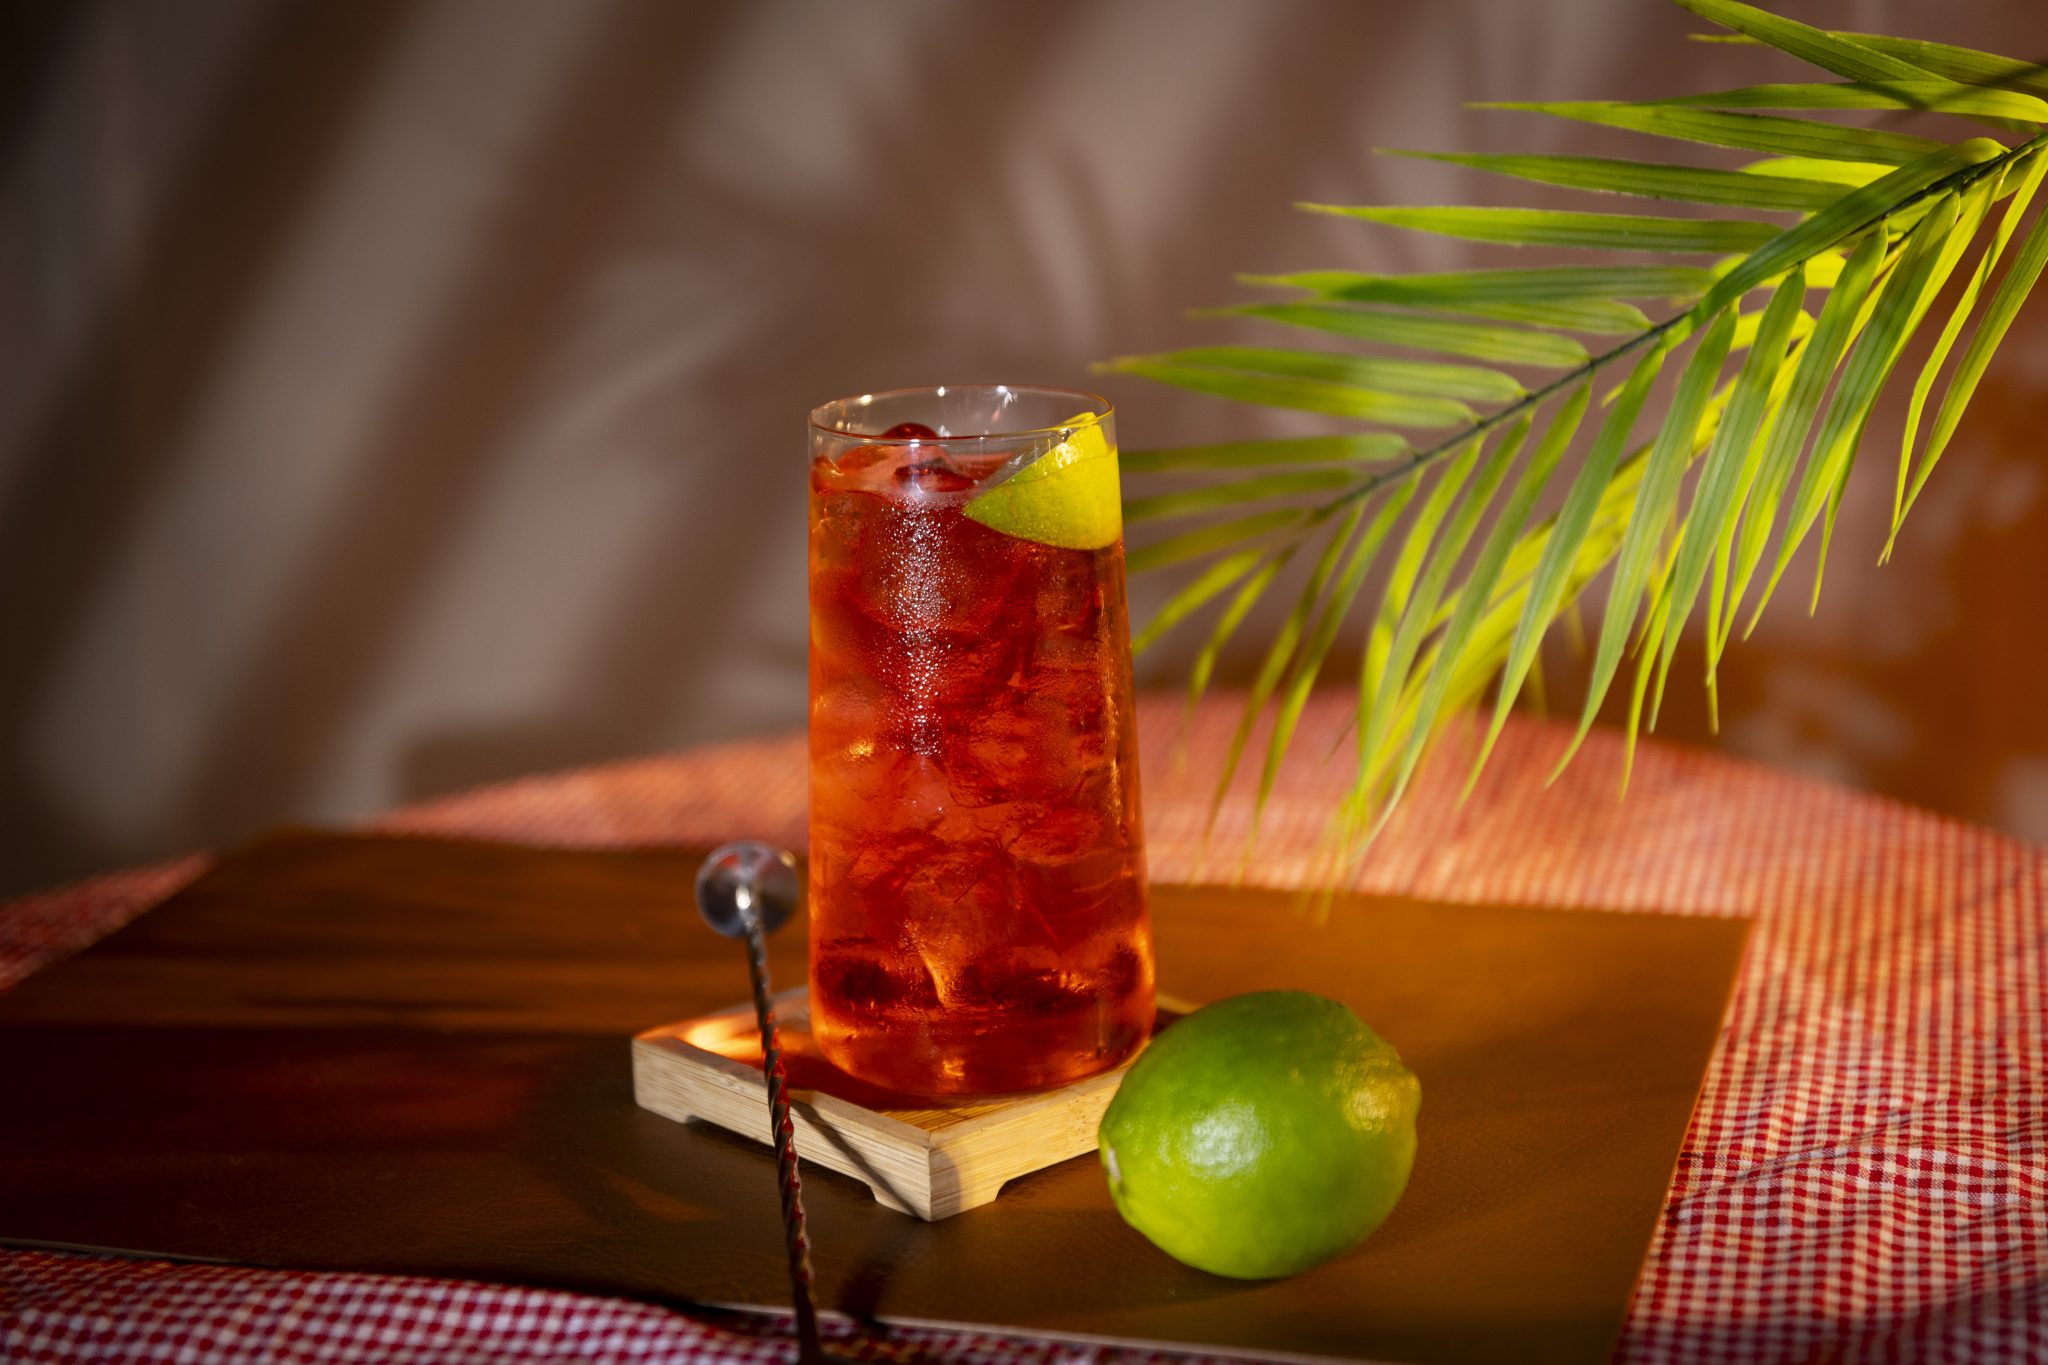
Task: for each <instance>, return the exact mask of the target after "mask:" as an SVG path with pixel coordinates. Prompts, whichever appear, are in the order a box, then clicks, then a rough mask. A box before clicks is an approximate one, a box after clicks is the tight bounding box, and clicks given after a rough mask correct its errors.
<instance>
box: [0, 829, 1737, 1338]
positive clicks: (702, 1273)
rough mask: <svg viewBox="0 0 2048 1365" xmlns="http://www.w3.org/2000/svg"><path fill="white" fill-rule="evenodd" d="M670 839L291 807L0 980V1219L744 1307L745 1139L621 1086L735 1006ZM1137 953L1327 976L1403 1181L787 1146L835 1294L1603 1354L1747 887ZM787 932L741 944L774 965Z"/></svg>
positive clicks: (900, 1317) (1144, 1328) (1677, 1138)
mask: <svg viewBox="0 0 2048 1365" xmlns="http://www.w3.org/2000/svg"><path fill="white" fill-rule="evenodd" d="M696 862H697V857H696V855H694V854H692V853H690V852H687V851H682V850H654V851H646V852H624V853H621V852H602V853H597V852H581V851H567V850H538V849H526V848H516V847H510V846H502V845H491V844H482V843H465V842H454V841H442V840H427V839H404V838H374V837H356V836H341V835H328V834H316V833H309V832H286V833H283V834H279V835H276V836H273V837H271V838H269V839H266V840H263V841H261V842H259V843H257V844H255V845H252V846H251V847H249V848H246V849H244V850H242V851H240V852H238V853H236V854H233V855H231V856H230V857H228V858H226V859H224V860H223V861H222V863H221V864H220V865H219V866H218V867H217V868H216V869H215V870H214V871H212V872H211V873H209V874H208V875H207V876H206V877H204V878H202V879H201V880H200V881H198V882H196V883H194V884H193V885H192V886H191V887H189V888H188V889H187V890H185V891H183V892H181V893H180V894H179V895H178V896H176V897H174V898H173V899H172V900H170V901H168V902H166V903H165V904H164V905H163V906H161V907H159V908H157V909H155V910H153V911H151V912H150V913H149V914H147V915H145V916H143V917H142V918H141V919H140V920H138V921H137V922H136V923H134V924H133V925H131V926H130V927H128V928H127V929H124V930H122V931H121V932H119V933H117V934H115V935H114V936H112V937H111V938H109V939H108V940H106V941H105V942H103V943H102V944H100V945H99V946H97V947H95V948H93V949H92V950H90V951H88V952H86V953H84V954H82V955H80V956H79V957H77V958H75V959H72V960H71V961H69V962H67V963H63V964H60V965H58V966H56V967H53V968H51V969H49V970H47V971H45V972H42V973H39V974H38V975H36V976H35V977H32V978H31V979H30V980H28V981H27V982H26V983H24V984H23V985H21V986H20V987H18V988H16V989H15V990H14V991H12V992H10V993H8V994H6V995H0V1095H4V1096H5V1097H6V1100H5V1102H4V1106H0V1112H4V1114H5V1117H4V1118H0V1239H5V1240H10V1241H16V1242H27V1243H42V1244H55V1245H65V1246H90V1247H98V1248H110V1249H119V1250H129V1251H141V1252H155V1253H163V1254H171V1255H178V1256H188V1257H210V1258H218V1259H224V1260H231V1261H237V1262H244V1263H250V1264H259V1265H279V1266H296V1267H305V1268H333V1269H351V1270H358V1269H359V1270H386V1271H401V1272H406V1271H409V1272H425V1273H434V1274H447V1275H457V1276H468V1277H474V1278H483V1279H491V1280H499V1281H510V1282H521V1283H535V1284H547V1285H557V1286H563V1287H568V1288H578V1289H588V1290H595V1291H600V1292H613V1293H625V1294H630V1295H639V1296H646V1297H650V1298H655V1299H660V1300H664V1301H670V1302H686V1303H697V1304H705V1305H733V1306H749V1305H753V1306H766V1307H774V1306H777V1305H780V1304H782V1303H784V1302H785V1301H786V1292H787V1282H786V1278H785V1271H784V1267H783V1263H782V1250H781V1245H780V1241H779V1231H778V1222H777V1218H776V1216H775V1192H774V1173H773V1170H774V1168H773V1161H772V1158H771V1157H770V1156H769V1154H768V1152H767V1150H766V1149H765V1148H762V1147H760V1146H758V1145H756V1144H753V1143H751V1142H747V1141H745V1140H743V1139H740V1138H737V1137H734V1136H732V1135H729V1134H725V1133H722V1132H719V1131H718V1130H716V1129H711V1128H706V1127H699V1126H697V1125H694V1124H689V1125H686V1124H679V1123H675V1122H671V1121H669V1120H667V1119H664V1118H661V1117H659V1116H657V1115H654V1114H650V1113H647V1112H645V1111H643V1110H640V1109H638V1108H637V1107H636V1106H635V1105H634V1103H633V1097H632V1089H631V1076H630V1064H629V1059H628V1046H627V1040H628V1039H629V1038H630V1037H631V1036H632V1035H633V1034H635V1033H637V1032H640V1031H641V1030H643V1029H645V1028H648V1027H650V1026H653V1025H656V1024H659V1023H662V1022H664V1021H667V1020H673V1019H678V1018H683V1017H687V1016H689V1015H691V1014H695V1013H701V1012H704V1011H707V1010H711V1009H715V1008H719V1007H721V1006H723V1005H726V1004H729V1003H730V1002H731V1001H732V1000H733V999H734V998H735V997H736V995H737V994H738V993H739V992H740V991H742V990H743V989H744V981H745V969H744V966H743V963H742V959H741V957H740V954H739V951H738V949H737V948H736V947H735V946H734V945H733V944H731V943H729V942H727V941H725V940H722V939H719V938H716V937H715V936H713V935H712V934H711V933H710V931H709V930H707V929H704V928H702V927H701V926H700V925H699V924H698V922H697V919H696V916H695V914H694V912H693V911H692V910H691V909H690V907H689V901H688V898H689V893H690V885H691V877H692V874H693V873H694V870H695V866H696ZM1154 914H1155V920H1156V925H1157V936H1158V948H1159V960H1160V976H1161V980H1162V982H1163V983H1165V984H1166V985H1167V986H1168V987H1169V988H1170V989H1172V990H1173V991H1174V992H1175V993H1176V994H1179V995H1183V996H1186V997H1190V998H1193V999H1214V998H1219V997H1222V996H1225V995H1230V994H1234V993H1236V992H1239V991H1245V990H1255V989H1262V988H1271V987H1294V988H1302V989H1309V990H1315V991H1320V992H1322V993H1324V994H1327V995H1331V996H1334V997H1336V998H1338V999H1342V1000H1345V1001H1347V1002H1348V1003H1350V1004H1352V1005H1353V1006H1354V1007H1355V1008H1357V1009H1358V1010H1359V1012H1360V1013H1361V1014H1362V1015H1363V1016H1364V1017H1365V1018H1366V1019H1367V1020H1368V1021H1370V1022H1371V1023H1372V1024H1373V1025H1374V1026H1375V1027H1376V1028H1378V1029H1379V1031H1380V1032H1382V1033H1383V1034H1385V1035H1386V1036H1387V1037H1388V1038H1389V1039H1390V1040H1392V1041H1393V1042H1394V1043H1395V1044H1396V1045H1397V1046H1398V1047H1399V1048H1400V1049H1401V1051H1402V1054H1403V1056H1404V1057H1405V1058H1406V1059H1407V1060H1408V1062H1409V1063H1410V1065H1411V1066H1413V1068H1414V1069H1415V1071H1416V1072H1417V1073H1418V1074H1419V1075H1420V1076H1421V1078H1422V1085H1423V1106H1422V1119H1421V1150H1420V1155H1419V1159H1418V1161H1417V1165H1416V1170H1415V1176H1414V1179H1413V1182H1412V1183H1411V1185H1410V1188H1409V1191H1408V1194H1407V1196H1406V1197H1405V1198H1404V1199H1403V1201H1402V1203H1401V1204H1400V1206H1399V1207H1398V1208H1397V1209H1396V1210H1395V1213H1394V1215H1393V1216H1392V1218H1390V1219H1389V1221H1388V1222H1387V1224H1386V1225H1385V1226H1384V1227H1383V1228H1382V1229H1381V1230H1380V1231H1379V1233H1377V1234H1376V1235H1375V1236H1374V1237H1373V1238H1372V1239H1371V1240H1370V1241H1369V1242H1367V1243H1366V1244H1365V1245H1364V1246H1363V1247H1362V1248H1360V1249H1359V1250H1358V1251H1357V1252H1355V1253H1353V1254H1351V1255H1349V1256H1347V1257H1344V1258H1342V1259H1340V1260H1338V1261H1336V1262H1333V1263H1331V1264H1329V1265H1326V1266H1323V1267H1321V1268H1319V1269H1317V1270H1314V1271H1311V1272H1309V1273H1307V1274H1305V1275H1301V1276H1298V1277H1296V1278H1294V1279H1291V1280H1285V1281H1276V1282H1263V1283H1243V1282H1234V1281H1227V1280H1220V1279H1216V1278H1213V1277H1210V1276H1207V1275H1204V1274H1202V1273H1200V1272H1198V1271H1194V1270H1190V1269H1188V1268H1186V1267H1183V1266H1181V1265H1179V1264H1177V1263H1175V1262H1173V1261H1172V1260H1170V1259H1168V1258H1167V1257H1165V1256H1164V1255H1162V1254H1160V1253H1159V1252H1157V1251H1155V1250H1154V1249H1153V1248H1152V1247H1151V1246H1150V1245H1149V1244H1148V1243H1146V1242H1145V1241H1144V1240H1143V1239H1142V1238H1141V1237H1139V1236H1138V1235H1137V1234H1136V1233H1134V1232H1132V1231H1131V1230H1129V1229H1128V1228H1126V1227H1125V1226H1124V1225H1123V1223H1122V1222H1121V1221H1120V1220H1119V1219H1118V1218H1117V1217H1116V1214H1115V1212H1114V1210H1113V1209H1112V1208H1111V1206H1110V1203H1109V1199H1108V1194H1107V1191H1106V1189H1105V1188H1104V1186H1103V1181H1102V1178H1101V1175H1100V1172H1099V1171H1098V1170H1097V1168H1096V1164H1095V1162H1094V1161H1093V1159H1092V1158H1089V1157H1082V1158H1078V1159H1076V1160H1073V1161H1068V1162H1065V1163H1063V1164H1061V1165H1059V1166H1055V1167H1053V1168H1051V1169H1048V1170H1045V1171H1041V1172H1038V1173H1036V1174H1034V1175H1030V1176H1026V1177H1024V1178H1022V1179H1020V1180H1018V1181H1016V1182H1014V1183H1013V1184H1012V1185H1011V1186H1010V1187H1009V1188H1008V1189H1007V1190H1006V1191H1005V1193H1004V1195H1003V1197H1002V1198H1001V1199H1000V1200H998V1201H997V1202H996V1203H994V1204H992V1205H989V1206H987V1207H985V1208H981V1209H975V1210H971V1211H969V1212H967V1213H964V1214H962V1215H960V1216H959V1217H956V1218H953V1219H950V1220H948V1221H946V1222H944V1223H939V1224H926V1223H921V1222H919V1221H917V1220H915V1219H911V1218H907V1217H905V1216H903V1215H901V1214H898V1213H894V1212H892V1211H890V1210H888V1209H885V1208H882V1207H881V1206H879V1205H877V1204H875V1203H874V1202H873V1201H872V1200H871V1199H870V1198H869V1195H868V1192H867V1190H866V1189H865V1188H864V1187H862V1186H860V1185H859V1184H857V1183H855V1182H853V1181H851V1180H849V1179H846V1178H844V1177H840V1176H837V1175H833V1174H830V1173H826V1172H822V1171H815V1170H814V1171H813V1172H812V1173H811V1174H809V1175H807V1178H806V1181H805V1193H806V1199H807V1203H808V1204H809V1205H810V1209H811V1218H812V1233H813V1238H814V1242H815V1247H816V1253H815V1254H816V1262H817V1270H818V1280H819V1286H820V1296H821V1301H822V1304H823V1306H824V1307H826V1308H827V1309H828V1310H831V1311H837V1312H841V1313H846V1314H849V1315H851V1316H853V1317H855V1318H865V1319H884V1320H891V1321H910V1322H948V1323H978V1324H994V1325H999V1326H1006V1327H1013V1328H1016V1329H1019V1330H1022V1331H1027V1332H1031V1333H1034V1334H1040V1335H1051V1336H1070V1337H1074V1338H1078V1339H1087V1340H1138V1341H1150V1342H1160V1343H1172V1344H1182V1345H1213V1346H1218V1347H1224V1348H1229V1349H1233V1350H1238V1351H1248V1352H1262V1353H1272V1354H1277V1355H1286V1356H1318V1357H1339V1358H1349V1359H1379V1360H1412V1361H1454V1360H1455V1361H1469V1360H1516V1361H1547V1360H1557V1361H1577V1360H1586V1361H1590V1360H1598V1359H1601V1358H1603V1357H1604V1356H1605V1355H1606V1353H1607V1351H1608V1350H1609V1349H1610V1347H1611V1344H1612V1342H1613V1340H1614V1337H1615V1335H1616V1333H1617V1332H1618V1330H1619V1327H1620V1323H1621V1319H1622V1314H1623V1311H1624V1309H1625V1307H1626V1304H1627V1300H1628V1295H1629V1292H1630V1290H1631V1287H1632V1285H1633V1283H1634V1278H1635V1275H1636V1271H1637V1268H1638V1267H1639V1265H1640V1263H1641V1260H1642V1256H1643V1252H1644V1250H1645V1247H1646V1245H1647V1243H1648V1240H1649V1237H1650V1234H1651V1231H1652V1228H1653V1226H1654V1223H1655V1219H1656V1217H1657V1214H1658V1212H1659V1210H1660V1208H1661V1205H1662V1200H1663V1195H1664V1191H1665V1189H1666V1187H1667V1183H1668V1180H1669V1175H1670V1171H1671V1167H1672V1164H1673V1161H1674V1160H1675V1158H1676V1155H1677V1152H1678V1149H1679V1145H1680V1142H1681V1140H1682V1138H1683V1135H1684V1132H1685V1127H1686V1122H1687V1119H1688V1117H1689V1115H1690V1112H1691V1108H1692V1104H1693V1101H1694V1098H1695V1097H1696V1094H1697V1090H1698V1086H1699V1083H1700V1078H1701V1075H1702V1072H1703V1069H1704V1067H1705V1065H1706V1063H1707V1060H1708V1058H1709V1056H1710V1054H1711V1051H1712V1048H1713V1046H1714V1042H1715V1039H1716V1037H1717V1034H1718V1030H1719V1028H1720V1024H1721V1020H1722V1016H1723V1012H1724V1009H1725V1005H1726V1001H1727V996H1728V991H1729V989H1730V984H1731V982H1732V980H1733V976H1734V972H1735V968H1736V966H1737V964H1738V961H1739V958H1740V955H1741V952H1742V945H1743V942H1744V939H1745V935H1746V932H1747V927H1748V926H1747V922H1746V921H1740V920H1724V919H1705V918H1689V917H1676V916H1659V915H1615V914H1601V913H1588V912H1565V911H1552V910H1535V909H1526V908H1517V907H1502V906H1462V905H1461V906H1451V905H1432V904H1425V903H1419V902H1412V901H1401V900H1388V899H1374V898H1363V897H1352V898H1345V899H1342V900H1340V901H1339V902H1338V903H1337V904H1336V905H1335V906H1334V907H1333V909H1332V910H1331V912H1330V914H1329V915H1328V916H1327V918H1325V919H1320V920H1319V919H1318V918H1317V917H1316V916H1315V915H1314V914H1313V912H1312V911H1311V910H1310V909H1309V908H1308V907H1306V906H1304V905H1303V904H1302V903H1301V902H1300V901H1299V900H1297V899H1296V898H1294V897H1292V896H1288V895H1285V894H1277V893H1270V892H1250V891H1242V890H1230V889H1222V888H1195V887H1171V886H1162V887H1156V888H1154ZM803 951H804V944H803V940H802V937H801V934H800V933H798V932H795V931H794V930H789V931H785V933H784V935H783V936H782V937H781V938H780V939H778V940H777V941H776V942H775V943H774V945H773V948H772V951H771V958H772V961H773V967H774V970H775V972H776V974H777V976H778V980H779V981H780V982H782V983H785V984H789V985H794V984H797V983H798V982H799V981H800V980H801V976H802V964H803Z"/></svg>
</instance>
